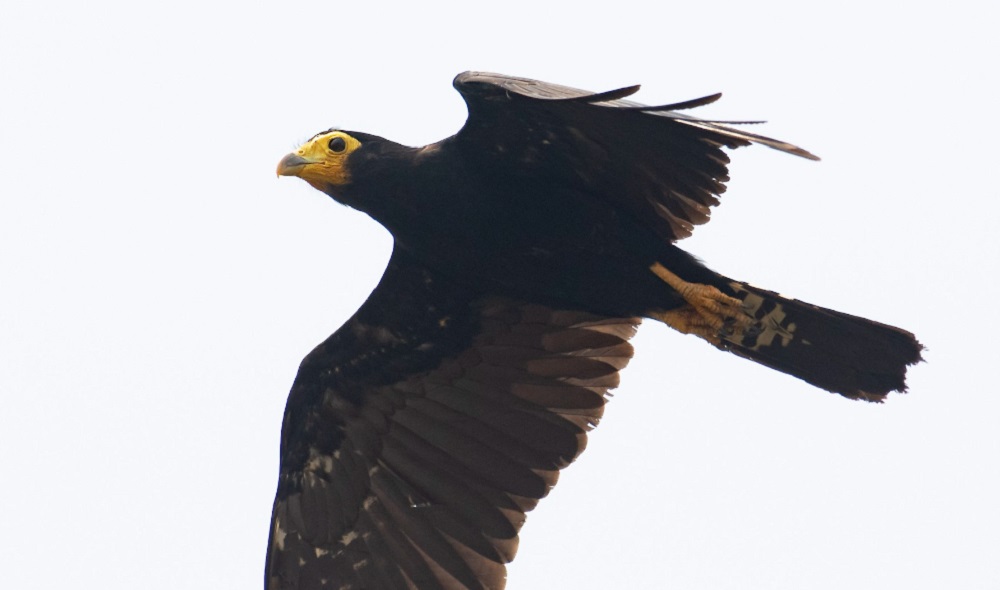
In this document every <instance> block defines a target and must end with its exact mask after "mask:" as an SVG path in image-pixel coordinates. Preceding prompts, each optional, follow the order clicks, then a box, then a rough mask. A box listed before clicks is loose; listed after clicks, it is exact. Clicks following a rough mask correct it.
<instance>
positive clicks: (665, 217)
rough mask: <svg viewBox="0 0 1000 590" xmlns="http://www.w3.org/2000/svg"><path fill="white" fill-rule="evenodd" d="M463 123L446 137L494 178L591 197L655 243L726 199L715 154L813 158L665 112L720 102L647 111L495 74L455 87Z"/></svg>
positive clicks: (620, 93)
mask: <svg viewBox="0 0 1000 590" xmlns="http://www.w3.org/2000/svg"><path fill="white" fill-rule="evenodd" d="M454 84H455V88H456V89H457V90H458V91H459V92H460V93H461V94H462V97H463V98H465V102H466V104H467V105H468V107H469V118H468V120H467V121H466V123H465V126H464V127H463V128H462V129H461V131H459V133H458V134H457V135H456V137H455V141H457V142H458V144H459V146H460V148H461V149H462V150H463V153H464V154H469V155H470V156H471V157H475V156H476V155H479V157H482V158H484V164H485V165H487V166H489V167H491V169H495V170H497V172H498V173H499V174H502V175H504V176H510V175H518V174H525V175H531V176H532V179H533V181H534V182H536V183H537V182H554V183H558V184H560V185H564V186H565V185H568V186H575V187H577V188H578V189H579V190H581V191H587V192H594V193H597V194H599V195H601V196H602V197H603V198H606V199H609V200H611V201H612V202H615V203H617V204H619V205H620V206H622V207H624V208H625V209H627V210H629V211H630V212H631V213H632V214H633V215H635V216H636V218H637V219H640V220H647V222H648V223H649V224H650V226H651V227H652V228H653V229H654V230H655V231H656V232H657V233H658V234H659V235H660V236H661V237H663V238H664V239H666V240H669V241H675V240H679V239H681V238H685V237H687V236H689V235H691V231H692V230H693V229H694V226H695V225H698V224H702V223H705V222H707V221H708V219H709V207H710V206H714V205H717V204H718V203H719V200H718V198H717V196H718V195H720V194H721V193H722V192H723V191H725V190H726V187H725V184H724V183H725V182H726V181H727V180H728V179H729V177H728V172H727V169H726V164H727V163H728V162H729V158H728V157H727V156H726V154H725V153H724V152H723V151H722V150H721V149H720V148H721V147H722V146H726V147H730V148H735V147H739V146H744V145H749V144H750V143H760V144H763V145H766V146H769V147H772V148H775V149H778V150H781V151H784V152H788V153H791V154H795V155H797V156H802V157H804V158H810V159H813V160H816V159H818V158H817V157H816V156H814V155H812V154H810V153H809V152H807V151H805V150H803V149H801V148H799V147H796V146H794V145H792V144H789V143H785V142H783V141H777V140H774V139H770V138H767V137H763V136H761V135H756V134H753V133H747V132H745V131H741V130H738V129H734V128H732V127H727V126H724V125H721V124H719V123H718V122H713V121H705V120H702V119H697V118H695V117H690V116H688V115H684V114H681V113H677V112H674V111H676V110H681V109H689V108H693V107H696V106H702V105H705V104H709V103H711V102H714V101H716V100H717V99H718V98H719V97H720V96H721V95H720V94H715V95H712V96H706V97H704V98H700V99H695V100H690V101H685V102H682V103H675V104H670V105H663V106H656V107H647V106H644V105H641V104H638V103H635V102H631V101H627V100H622V98H623V97H626V96H629V95H631V94H634V93H635V92H636V91H637V90H638V89H639V87H638V86H631V87H628V88H622V89H618V90H612V91H609V92H602V93H597V94H595V93H591V92H587V91H584V90H577V89H575V88H568V87H566V86H559V85H556V84H549V83H546V82H538V81H535V80H528V79H525V78H513V77H509V76H502V75H499V74H489V73H483V72H466V73H464V74H459V75H458V76H457V77H456V78H455V82H454Z"/></svg>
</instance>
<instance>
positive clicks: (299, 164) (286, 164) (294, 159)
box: [278, 152, 315, 176]
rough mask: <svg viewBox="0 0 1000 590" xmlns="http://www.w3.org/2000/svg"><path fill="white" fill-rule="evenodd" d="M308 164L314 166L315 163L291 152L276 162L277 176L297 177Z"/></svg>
mask: <svg viewBox="0 0 1000 590" xmlns="http://www.w3.org/2000/svg"><path fill="white" fill-rule="evenodd" d="M309 164H315V162H313V161H312V160H309V159H306V158H303V157H302V156H300V155H298V154H296V153H294V152H293V153H291V154H288V155H287V156H285V157H284V158H282V159H281V161H280V162H278V176H299V173H300V172H302V169H303V168H305V167H306V166H308V165H309Z"/></svg>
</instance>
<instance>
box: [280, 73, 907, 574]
mask: <svg viewBox="0 0 1000 590" xmlns="http://www.w3.org/2000/svg"><path fill="white" fill-rule="evenodd" d="M453 85H454V87H455V89H456V90H457V91H458V92H459V93H460V94H461V96H462V98H463V99H464V100H465V103H466V105H467V107H468V118H467V120H466V122H465V124H464V125H463V126H462V128H461V129H460V130H459V131H458V132H457V133H456V134H455V135H453V136H451V137H448V138H446V139H444V140H442V141H440V142H437V143H432V144H429V145H426V146H423V147H407V146H404V145H400V144H398V143H395V142H392V141H390V140H387V139H383V138H381V137H378V136H375V135H371V134H368V133H363V132H356V131H348V130H344V129H339V128H332V129H328V130H326V131H322V132H320V133H317V134H316V135H315V136H313V137H312V138H311V139H309V140H308V141H306V142H305V143H303V144H302V145H301V147H299V148H298V149H297V150H295V151H294V152H292V153H289V154H288V155H286V156H285V157H284V158H283V159H281V161H280V163H279V164H278V168H277V173H278V175H279V176H294V177H298V178H301V179H303V180H305V181H306V182H307V183H309V184H310V185H312V186H313V187H314V188H316V189H318V190H319V191H321V192H323V193H325V194H326V195H328V196H329V197H331V198H332V199H333V200H334V201H336V202H338V203H341V204H344V205H347V206H349V207H352V208H354V209H357V210H359V211H361V212H364V213H366V214H368V215H369V216H370V217H371V218H372V219H374V220H375V221H377V222H378V223H380V224H382V225H383V226H384V227H385V228H386V229H387V230H388V231H389V232H390V233H391V234H392V237H393V250H392V254H391V257H390V259H389V261H388V264H387V267H386V270H385V272H384V274H383V276H382V278H381V280H380V282H379V283H378V286H377V287H376V288H375V290H374V291H373V292H372V293H371V295H370V296H369V298H368V299H367V301H365V303H364V304H363V305H362V306H361V307H360V309H358V310H357V312H356V313H355V314H354V315H353V316H352V317H351V318H350V319H349V320H348V321H347V322H346V323H345V324H344V325H343V326H342V327H340V328H339V329H338V330H337V331H336V332H335V333H334V334H333V335H331V336H330V337H329V338H328V339H327V340H325V341H324V342H322V343H321V344H319V345H318V346H317V347H316V348H315V349H314V350H313V351H312V352H310V353H309V354H308V355H307V356H306V357H305V358H304V359H303V361H302V363H301V365H300V366H299V369H298V373H297V374H296V377H295V380H294V382H293V384H292V387H291V391H290V393H289V396H288V400H287V404H286V407H285V412H284V417H283V421H282V427H281V444H280V467H279V477H278V485H277V492H276V495H275V500H274V504H273V511H272V518H271V526H270V531H269V540H268V549H267V556H266V565H265V588H266V589H267V590H279V589H280V590H287V589H296V590H313V589H338V590H361V589H366V590H382V589H386V590H395V589H414V588H415V589H420V590H425V589H449V590H450V589H457V588H475V589H490V590H495V589H500V588H504V587H505V585H506V567H505V564H506V563H509V562H510V561H511V560H512V559H513V558H514V556H515V553H516V551H517V545H518V534H519V531H520V530H521V527H522V525H523V524H524V522H525V514H526V513H527V512H528V511H530V510H531V509H532V508H534V507H535V506H536V505H537V504H538V502H539V500H540V499H541V498H543V497H544V496H545V495H546V494H547V493H548V492H549V490H550V489H551V488H552V487H553V486H554V485H555V484H556V481H557V479H558V477H559V472H560V470H561V469H563V468H564V467H566V466H567V465H569V464H570V463H571V462H572V461H573V460H574V459H575V458H576V457H577V456H578V455H579V454H580V453H581V452H582V451H583V450H584V447H585V446H586V442H587V433H588V431H589V430H591V429H592V428H593V427H595V426H596V425H597V423H598V421H599V420H600V419H601V417H602V413H603V410H604V405H605V402H606V399H607V396H608V392H609V391H610V390H611V389H613V388H615V387H616V386H617V385H618V383H619V373H620V371H621V370H622V369H624V368H625V366H626V365H627V364H628V362H629V359H630V358H631V356H632V352H633V349H632V346H631V344H630V343H629V339H630V338H631V337H632V336H633V335H634V334H635V333H636V330H637V327H638V326H639V324H640V322H641V321H642V320H643V319H646V320H652V321H659V322H662V323H665V324H667V325H668V326H670V327H672V328H674V329H676V330H678V331H680V332H682V333H685V334H692V335H694V336H695V337H697V338H699V339H701V340H704V341H706V342H708V343H709V344H711V345H712V346H714V347H716V348H718V349H720V350H722V351H725V352H728V353H731V354H734V355H736V356H739V357H743V358H746V359H749V360H751V361H754V362H757V363H760V364H762V365H765V366H767V367H770V368H772V369H776V370H778V371H781V372H784V373H787V374H789V375H792V376H794V377H797V378H799V379H802V380H804V381H805V382H807V383H809V384H811V385H813V386H816V387H818V388H820V389H823V390H826V391H828V392H832V393H835V394H839V395H841V396H844V397H846V398H850V399H859V400H866V401H870V402H880V401H882V400H883V399H884V398H885V397H886V395H887V394H889V393H890V392H894V391H896V392H905V391H906V383H905V376H906V370H907V367H908V366H910V365H913V364H916V363H917V362H919V361H920V360H922V359H921V351H922V349H923V347H922V345H921V344H920V343H919V342H918V341H917V340H916V338H915V337H914V335H913V334H911V333H910V332H908V331H906V330H903V329H900V328H896V327H892V326H888V325H885V324H881V323H877V322H874V321H871V320H867V319H864V318H860V317H856V316H852V315H848V314H845V313H841V312H838V311H834V310H831V309H825V308H822V307H819V306H816V305H813V304H810V303H806V302H803V301H798V300H795V299H792V298H788V297H784V296H782V295H779V294H778V293H776V292H772V291H768V290H766V289H763V288H760V287H756V286H753V285H751V284H750V283H747V282H744V281H741V280H735V279H731V278H728V277H726V276H724V275H721V274H719V273H717V272H715V271H713V270H710V269H709V268H707V267H706V266H705V265H704V264H702V263H701V262H700V261H699V260H698V259H697V258H695V257H694V256H693V255H691V254H689V253H687V252H685V251H684V250H681V249H680V248H678V247H677V245H676V244H677V242H678V241H680V240H682V239H683V238H685V237H688V236H689V235H691V233H692V231H693V230H694V228H695V226H697V225H700V224H704V223H706V222H707V221H708V220H709V216H710V212H711V207H714V206H716V205H718V204H719V202H720V201H719V198H720V195H721V194H722V193H723V192H724V191H725V189H726V185H725V183H726V182H727V181H728V180H729V178H728V172H727V164H728V162H729V158H728V156H727V153H726V151H724V149H732V148H738V147H742V146H748V145H750V144H760V145H764V146H767V147H770V148H773V149H776V150H779V151H781V152H786V153H789V154H793V155H795V156H799V157H802V158H807V159H810V160H818V159H819V158H817V157H816V156H815V155H813V154H811V153H810V152H808V151H806V150H804V149H802V148H799V147H797V146H795V145H792V144H790V143H786V142H783V141H778V140H775V139H771V138H768V137H764V136H762V135H757V134H754V133H749V132H746V131H743V130H741V129H740V128H739V127H737V125H738V124H739V123H741V122H722V121H713V120H705V119H699V118H696V117H693V116H690V115H687V114H685V113H682V112H681V111H686V110H689V109H692V108H695V107H700V106H703V105H707V104H710V103H712V102H714V101H716V100H718V99H719V98H720V96H721V94H714V95H711V96H705V97H702V98H698V99H694V100H688V101H683V102H676V103H672V104H665V105H660V106H646V105H642V104H639V103H636V102H633V101H632V100H629V99H628V97H629V96H631V95H633V94H635V93H636V92H637V91H638V90H639V86H629V87H625V88H620V89H616V90H611V91H607V92H596V93H595V92H589V91H584V90H579V89H575V88H570V87H566V86H561V85H557V84H551V83H546V82H541V81H537V80H530V79H527V78H519V77H513V76H505V75H500V74H492V73H486V72H465V73H462V74H459V75H458V76H457V77H456V78H455V79H454V82H453ZM677 370H680V369H677Z"/></svg>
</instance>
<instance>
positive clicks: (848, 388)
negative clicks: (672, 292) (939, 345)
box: [653, 265, 923, 402]
mask: <svg viewBox="0 0 1000 590" xmlns="http://www.w3.org/2000/svg"><path fill="white" fill-rule="evenodd" d="M653 271H654V272H655V273H656V274H658V275H660V277H661V278H662V279H663V280H664V281H666V282H668V283H670V284H671V286H672V287H674V288H675V289H676V290H678V292H680V293H681V295H683V296H684V298H685V299H686V300H687V301H688V305H686V306H684V307H682V308H680V309H676V310H671V311H668V312H666V313H664V314H660V315H659V316H658V317H657V319H660V320H662V321H664V322H666V323H667V324H668V325H670V326H672V327H674V328H676V329H678V330H680V331H682V332H686V333H693V334H696V335H698V336H700V337H702V338H704V339H705V340H708V341H709V342H711V343H712V344H714V345H715V346H717V347H719V348H721V349H723V350H727V351H729V352H732V353H733V354H735V355H738V356H742V357H744V358H748V359H750V360H753V361H755V362H758V363H760V364H762V365H765V366H768V367H771V368H772V369H776V370H778V371H781V372H783V373H788V374H789V375H792V376H795V377H798V378H799V379H802V380H804V381H807V382H808V383H811V384H813V385H815V386H817V387H820V388H823V389H825V390H827V391H831V392H834V393H839V394H841V395H843V396H844V397H848V398H851V399H863V400H867V401H873V402H879V401H882V400H883V399H884V398H885V396H886V395H887V394H888V393H889V392H891V391H899V392H904V391H906V369H907V367H908V366H910V365H913V364H916V363H917V362H920V361H921V360H922V359H921V351H922V350H923V346H921V344H920V343H919V342H917V339H916V338H915V337H914V336H913V334H911V333H910V332H907V331H906V330H902V329H900V328H895V327H893V326H887V325H885V324H880V323H878V322H873V321H871V320H867V319H865V318H860V317H857V316H852V315H848V314H846V313H841V312H839V311H833V310H832V309H825V308H822V307H819V306H817V305H812V304H811V303H806V302H804V301H798V300H796V299H790V298H788V297H783V296H781V295H779V294H777V293H774V292H773V291H767V290H765V289H761V288H759V287H754V286H752V285H749V284H747V283H741V282H739V281H734V280H732V279H729V278H726V277H723V276H721V275H715V278H714V280H711V285H707V284H697V283H687V282H684V281H679V278H678V277H677V276H676V275H673V274H672V273H670V272H669V271H666V270H665V269H664V268H663V267H662V266H659V265H655V266H654V268H653ZM713 274H714V273H713ZM667 275H669V276H667ZM678 281H679V282H678Z"/></svg>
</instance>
